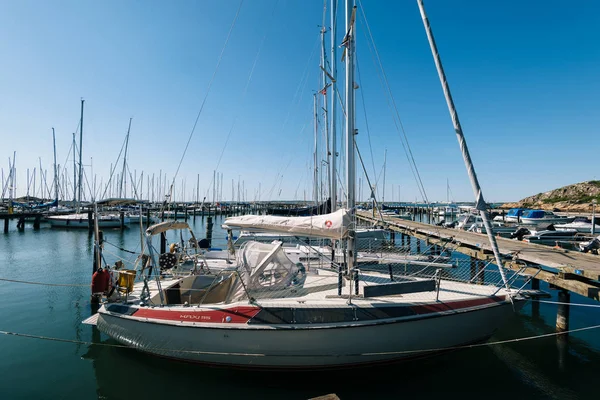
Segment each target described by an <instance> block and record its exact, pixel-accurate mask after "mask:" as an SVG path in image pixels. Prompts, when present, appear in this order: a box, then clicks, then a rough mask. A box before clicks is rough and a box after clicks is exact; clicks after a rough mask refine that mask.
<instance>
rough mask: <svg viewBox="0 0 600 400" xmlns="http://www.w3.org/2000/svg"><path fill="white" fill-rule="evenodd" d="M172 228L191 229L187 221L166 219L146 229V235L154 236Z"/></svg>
mask: <svg viewBox="0 0 600 400" xmlns="http://www.w3.org/2000/svg"><path fill="white" fill-rule="evenodd" d="M170 229H190V226H189V225H188V224H187V222H179V221H164V222H159V223H158V224H155V225H152V226H150V227H148V229H146V236H154V235H158V234H159V233H163V232H166V231H168V230H170Z"/></svg>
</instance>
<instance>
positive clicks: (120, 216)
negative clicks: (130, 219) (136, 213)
mask: <svg viewBox="0 0 600 400" xmlns="http://www.w3.org/2000/svg"><path fill="white" fill-rule="evenodd" d="M119 219H120V220H121V230H123V229H125V212H124V211H121V212H119Z"/></svg>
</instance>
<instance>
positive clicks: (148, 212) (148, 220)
mask: <svg viewBox="0 0 600 400" xmlns="http://www.w3.org/2000/svg"><path fill="white" fill-rule="evenodd" d="M150 225H152V224H151V222H150V207H148V208H147V209H146V228H148V227H149V226H150Z"/></svg>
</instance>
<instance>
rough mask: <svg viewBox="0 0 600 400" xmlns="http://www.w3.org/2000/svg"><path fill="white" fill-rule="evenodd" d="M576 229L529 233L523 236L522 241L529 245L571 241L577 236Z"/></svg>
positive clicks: (545, 230)
mask: <svg viewBox="0 0 600 400" xmlns="http://www.w3.org/2000/svg"><path fill="white" fill-rule="evenodd" d="M577 233H578V232H577V230H576V229H564V230H560V231H558V230H549V229H544V230H540V231H531V234H529V235H525V236H524V237H523V241H525V242H530V243H544V242H548V243H551V244H552V243H553V242H556V241H571V240H573V239H574V238H575V235H577Z"/></svg>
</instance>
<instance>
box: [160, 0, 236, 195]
mask: <svg viewBox="0 0 600 400" xmlns="http://www.w3.org/2000/svg"><path fill="white" fill-rule="evenodd" d="M243 4H244V0H240V5H239V6H238V8H237V11H236V13H235V17H234V18H233V22H232V23H231V26H230V27H229V32H228V33H227V38H226V39H225V43H224V44H223V48H222V49H221V53H220V54H219V58H218V59H217V65H216V67H215V70H214V71H213V74H212V77H211V78H210V81H209V82H208V87H207V89H206V93H205V94H204V99H203V100H202V103H201V105H200V109H199V110H198V114H197V115H196V120H195V121H194V125H193V126H192V130H191V131H190V134H189V137H188V140H187V143H186V144H185V148H184V149H183V154H182V155H181V159H180V160H179V164H178V165H177V170H176V171H175V175H174V176H173V181H172V183H171V190H172V188H173V185H175V179H177V175H178V174H179V169H180V168H181V164H182V163H183V159H184V157H185V154H186V153H187V150H188V147H189V146H190V142H191V140H192V137H193V136H194V132H195V131H196V126H197V125H198V120H199V119H200V115H201V114H202V111H203V110H204V105H205V104H206V100H207V99H208V95H209V94H210V89H211V88H212V85H213V82H214V80H215V77H216V76H217V72H218V71H219V67H220V65H221V61H222V60H223V55H224V54H225V49H226V48H227V44H228V43H229V39H230V38H231V34H232V32H233V28H234V27H235V25H236V22H237V20H238V16H239V15H240V10H241V9H242V5H243Z"/></svg>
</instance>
